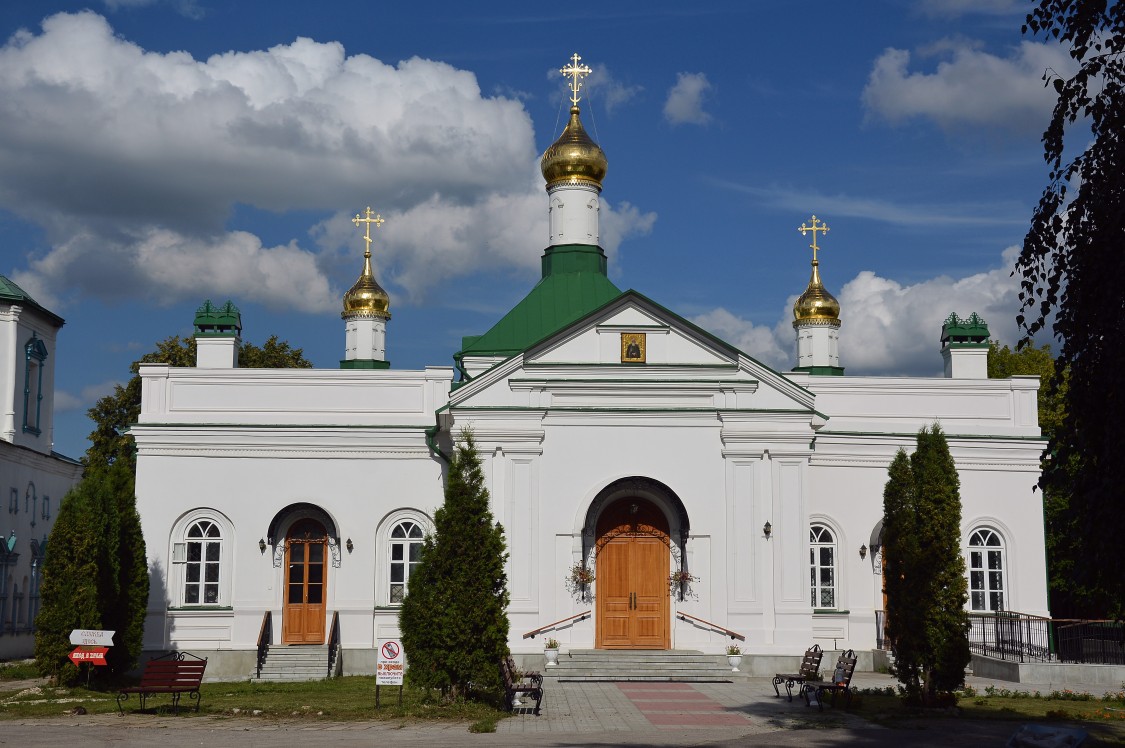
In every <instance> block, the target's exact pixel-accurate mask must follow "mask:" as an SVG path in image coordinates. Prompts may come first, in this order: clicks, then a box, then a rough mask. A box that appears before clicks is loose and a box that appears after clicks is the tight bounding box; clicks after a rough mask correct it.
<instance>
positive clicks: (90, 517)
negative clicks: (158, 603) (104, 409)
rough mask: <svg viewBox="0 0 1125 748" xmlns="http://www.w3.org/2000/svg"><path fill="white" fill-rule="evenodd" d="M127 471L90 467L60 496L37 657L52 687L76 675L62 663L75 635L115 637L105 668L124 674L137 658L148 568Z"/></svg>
mask: <svg viewBox="0 0 1125 748" xmlns="http://www.w3.org/2000/svg"><path fill="white" fill-rule="evenodd" d="M133 486H134V479H133V469H132V466H131V465H130V464H129V463H128V462H125V461H119V462H117V463H114V464H112V465H109V466H102V467H98V468H94V469H91V470H89V471H88V472H87V474H86V476H85V477H84V478H83V479H82V481H81V482H80V483H79V484H78V485H77V486H75V487H74V488H73V489H71V490H70V492H69V493H67V495H66V496H65V497H63V500H62V504H61V505H60V507H59V514H58V517H57V518H56V520H55V525H54V527H53V528H52V530H51V535H50V538H49V540H48V542H47V555H46V558H45V559H44V562H43V581H42V584H41V587H40V600H41V607H40V610H39V614H38V616H36V619H35V623H36V632H35V659H36V663H37V665H38V667H39V670H40V672H42V673H43V674H44V675H49V676H51V678H53V679H54V680H55V681H56V682H57V683H69V682H72V681H73V680H75V678H76V677H77V675H78V671H77V669H76V668H75V667H74V665H72V664H71V663H70V661H69V660H68V659H67V654H68V653H69V652H70V650H71V644H70V638H69V637H70V632H71V631H72V630H74V629H110V630H113V631H115V632H116V633H115V635H114V639H113V646H112V647H111V648H110V650H109V653H108V654H107V656H106V657H107V662H108V666H109V667H108V670H109V672H110V673H113V674H120V673H123V672H127V671H128V670H130V669H132V668H133V667H135V666H136V663H137V659H138V657H139V656H140V652H141V638H142V634H143V631H144V617H145V610H146V607H147V604H148V582H149V580H148V567H147V560H146V557H145V545H144V538H143V536H142V534H141V526H140V517H139V515H138V514H137V509H136V499H135V496H134V491H133Z"/></svg>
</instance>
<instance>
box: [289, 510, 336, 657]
mask: <svg viewBox="0 0 1125 748" xmlns="http://www.w3.org/2000/svg"><path fill="white" fill-rule="evenodd" d="M327 557H328V532H327V531H326V530H325V529H324V525H323V524H321V523H320V522H318V521H316V520H315V519H308V518H306V519H301V520H297V521H296V522H294V523H293V525H292V526H291V527H290V528H289V532H288V533H286V537H285V606H284V609H283V611H282V621H283V623H282V631H283V633H282V639H281V641H282V643H283V644H324V628H325V604H324V597H325V595H324V592H325V585H326V583H327V581H328V564H327V563H325V562H326V560H327Z"/></svg>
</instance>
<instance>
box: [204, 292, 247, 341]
mask: <svg viewBox="0 0 1125 748" xmlns="http://www.w3.org/2000/svg"><path fill="white" fill-rule="evenodd" d="M240 332H242V314H241V313H240V312H239V311H238V307H236V306H235V305H234V302H232V301H228V302H227V303H225V304H223V305H222V306H215V305H214V304H212V303H211V300H210V299H208V300H207V301H204V302H203V306H201V307H199V308H198V309H196V310H195V334H196V335H208V336H219V335H228V336H231V335H238V333H240Z"/></svg>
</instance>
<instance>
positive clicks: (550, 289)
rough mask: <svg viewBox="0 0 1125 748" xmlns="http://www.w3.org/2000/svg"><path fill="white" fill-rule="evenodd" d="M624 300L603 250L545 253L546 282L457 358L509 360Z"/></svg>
mask: <svg viewBox="0 0 1125 748" xmlns="http://www.w3.org/2000/svg"><path fill="white" fill-rule="evenodd" d="M620 295H621V289H619V288H618V287H617V286H615V285H613V283H611V282H610V280H609V278H608V277H606V257H605V253H604V252H602V250H601V247H596V246H591V245H588V244H564V245H559V246H555V247H549V248H548V249H547V251H546V252H544V253H543V278H542V280H540V281H539V282H538V283H537V284H536V285H535V287H534V288H533V289H531V293H529V294H528V295H527V296H525V297H524V298H523V300H522V301H520V303H518V304H516V306H515V307H514V308H513V309H512V310H511V311H510V312H508V313H507V314H505V315H504V316H503V317H502V318H501V319H500V321H499V322H497V323H496V324H495V325H493V326H492V329H491V330H489V331H488V332H486V333H485V334H484V335H475V336H469V337H466V338H463V339H462V341H461V351H460V352H459V353H458V354H456V356H454V358H457V359H460V358H461V357H462V356H510V355H512V354H514V353H518V352H519V351H522V350H524V349H526V348H527V347H528V346H530V345H531V344H533V343H536V342H538V341H540V340H542V339H543V338H545V337H547V336H548V335H550V334H551V333H553V332H556V331H557V330H561V329H562V328H564V327H566V326H567V325H569V324H570V323H572V322H574V321H575V320H578V319H580V318H581V317H583V316H585V315H586V314H588V313H589V312H591V311H593V310H595V309H597V308H599V307H601V306H602V305H604V304H606V303H607V302H609V301H611V300H613V299H615V298H617V297H618V296H620Z"/></svg>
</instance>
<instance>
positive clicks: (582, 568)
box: [565, 563, 594, 603]
mask: <svg viewBox="0 0 1125 748" xmlns="http://www.w3.org/2000/svg"><path fill="white" fill-rule="evenodd" d="M565 583H566V591H567V592H568V593H570V596H571V597H573V598H574V602H576V603H588V602H591V601H592V600H593V599H594V595H593V593H592V592H590V587H591V585H593V584H594V570H593V569H591V568H590V567H588V566H586V565H585V564H582V563H578V564H575V565H574V566H572V567H570V571H569V572H567V575H566V580H565Z"/></svg>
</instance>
